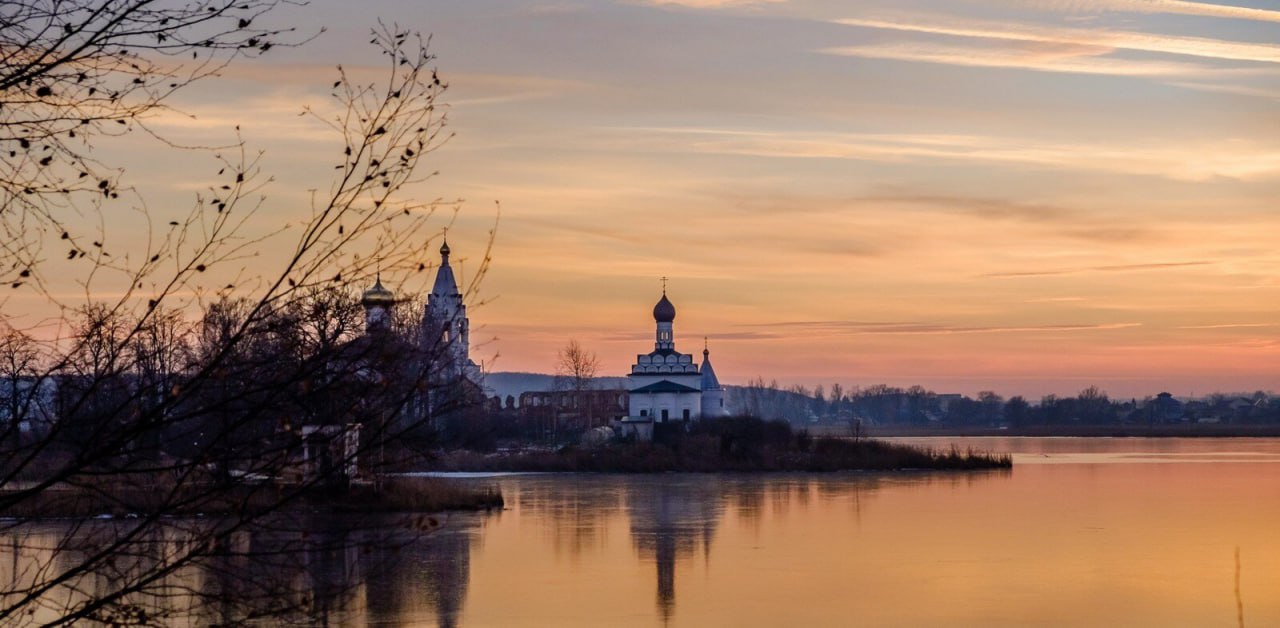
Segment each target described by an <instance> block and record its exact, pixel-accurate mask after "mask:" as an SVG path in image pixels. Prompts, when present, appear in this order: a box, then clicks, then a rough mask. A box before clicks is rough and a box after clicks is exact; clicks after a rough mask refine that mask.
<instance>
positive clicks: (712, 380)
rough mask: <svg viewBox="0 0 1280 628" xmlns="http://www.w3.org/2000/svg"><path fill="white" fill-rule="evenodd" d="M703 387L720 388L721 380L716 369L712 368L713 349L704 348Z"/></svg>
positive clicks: (706, 388) (708, 388) (705, 388)
mask: <svg viewBox="0 0 1280 628" xmlns="http://www.w3.org/2000/svg"><path fill="white" fill-rule="evenodd" d="M702 389H703V390H720V380H719V379H718V378H717V377H716V370H715V369H713V368H711V351H709V350H707V349H703V350H702Z"/></svg>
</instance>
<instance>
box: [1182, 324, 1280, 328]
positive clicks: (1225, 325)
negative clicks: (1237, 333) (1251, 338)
mask: <svg viewBox="0 0 1280 628" xmlns="http://www.w3.org/2000/svg"><path fill="white" fill-rule="evenodd" d="M1259 327H1280V325H1278V324H1275V323H1225V324H1220V325H1184V326H1182V327H1179V328H1178V329H1256V328H1259Z"/></svg>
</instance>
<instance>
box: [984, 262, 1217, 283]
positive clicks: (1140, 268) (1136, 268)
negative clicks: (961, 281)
mask: <svg viewBox="0 0 1280 628" xmlns="http://www.w3.org/2000/svg"><path fill="white" fill-rule="evenodd" d="M1213 263H1214V262H1208V261H1198V262H1160V263H1154V264H1112V265H1108V266H1086V267H1082V268H1063V269H1058V270H1030V271H1022V272H1010V273H988V274H985V275H982V276H983V277H990V278H1000V279H1009V278H1018V277H1054V276H1058V275H1078V274H1080V273H1127V272H1144V271H1151V270H1169V269H1174V268H1187V267H1190V266H1208V265H1211V264H1213Z"/></svg>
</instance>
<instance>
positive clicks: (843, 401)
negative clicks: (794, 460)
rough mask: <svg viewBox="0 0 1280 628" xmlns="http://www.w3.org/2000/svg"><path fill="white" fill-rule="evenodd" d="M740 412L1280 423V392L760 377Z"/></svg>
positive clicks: (846, 418)
mask: <svg viewBox="0 0 1280 628" xmlns="http://www.w3.org/2000/svg"><path fill="white" fill-rule="evenodd" d="M729 403H730V406H731V407H733V408H735V409H736V410H738V411H741V412H744V413H747V414H751V415H755V416H761V417H766V418H770V419H785V420H787V421H790V422H792V423H794V424H811V423H849V422H851V421H853V422H860V423H862V424H864V425H893V426H917V427H928V426H936V427H1010V428H1022V427H1033V426H1065V425H1099V426H1105V425H1168V424H1180V423H1190V424H1195V423H1221V424H1233V425H1269V424H1280V397H1272V396H1271V395H1269V394H1268V393H1265V392H1262V391H1258V392H1254V393H1249V394H1235V395H1230V394H1214V395H1210V396H1208V397H1205V398H1202V399H1193V400H1186V401H1184V400H1179V399H1176V398H1174V397H1173V396H1172V395H1170V394H1168V393H1160V394H1157V395H1155V396H1149V397H1144V398H1141V399H1136V398H1130V399H1113V398H1111V397H1110V396H1108V395H1107V393H1106V392H1104V391H1102V390H1101V389H1099V388H1097V387H1095V386H1091V387H1088V388H1085V389H1084V390H1082V391H1080V393H1079V394H1077V395H1075V396H1057V395H1047V396H1045V397H1042V398H1040V399H1038V400H1030V399H1027V398H1025V397H1022V396H1020V395H1018V396H1013V397H1009V398H1007V399H1006V398H1005V397H1003V396H1001V395H999V394H997V393H995V392H993V391H983V392H979V393H978V394H977V396H976V397H969V396H966V395H958V394H939V393H935V392H933V391H930V390H927V389H925V388H924V387H922V386H912V387H910V388H896V387H892V386H885V385H875V386H868V387H866V388H856V387H855V388H851V389H845V388H844V387H842V386H841V385H840V384H833V385H831V387H830V388H829V389H828V388H824V387H823V386H821V385H819V386H817V387H815V388H813V389H809V388H807V387H805V386H791V387H787V388H783V387H780V386H779V385H778V384H777V382H776V381H774V382H770V383H765V382H764V380H763V379H756V380H755V381H752V382H750V383H749V384H748V385H746V386H741V387H733V388H731V389H730V391H729Z"/></svg>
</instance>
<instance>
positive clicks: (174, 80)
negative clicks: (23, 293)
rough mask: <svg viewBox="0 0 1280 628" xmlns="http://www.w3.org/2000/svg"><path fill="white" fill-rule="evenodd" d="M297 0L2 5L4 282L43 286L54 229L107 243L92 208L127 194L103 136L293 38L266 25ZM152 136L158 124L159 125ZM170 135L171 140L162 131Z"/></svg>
mask: <svg viewBox="0 0 1280 628" xmlns="http://www.w3.org/2000/svg"><path fill="white" fill-rule="evenodd" d="M281 4H293V2H292V1H291V0H189V1H184V2H157V1H156V0H118V1H113V2H98V1H95V0H18V1H15V2H6V3H4V4H3V5H0V232H2V234H3V238H0V256H2V257H3V260H0V261H3V262H4V263H3V264H0V280H3V281H4V282H5V283H8V284H10V285H12V286H13V287H15V288H16V287H20V286H23V285H28V284H31V283H35V284H36V285H43V282H42V274H41V272H40V266H41V262H42V261H44V260H45V259H46V258H47V257H48V256H49V253H48V251H46V249H47V248H48V247H47V245H48V244H49V243H48V242H46V241H45V240H44V236H45V235H47V234H48V233H53V234H55V235H57V234H60V235H59V236H58V237H59V239H60V240H61V241H62V243H64V244H68V245H69V248H71V249H72V250H74V251H76V252H77V255H78V253H79V252H80V251H92V250H93V249H94V248H101V247H102V246H103V243H102V242H101V241H99V240H95V238H94V237H93V235H92V233H91V232H89V231H88V229H87V228H86V227H89V226H92V225H93V224H94V221H92V220H91V221H85V220H84V218H85V216H86V215H89V214H92V213H96V212H98V211H101V210H102V209H103V206H104V204H109V203H113V202H114V203H119V202H122V201H119V200H117V199H120V197H121V194H122V193H123V192H126V191H128V189H129V188H128V184H127V183H126V182H123V181H122V180H121V175H122V172H121V171H120V170H119V169H118V168H115V167H113V166H112V165H111V164H108V163H102V162H101V161H99V160H98V159H97V158H96V156H95V151H94V148H95V146H94V142H95V140H96V139H98V138H101V137H103V136H116V135H122V134H125V133H129V132H131V131H134V130H139V131H142V132H146V133H152V131H151V129H150V128H149V127H148V125H147V120H148V117H149V116H150V115H151V114H154V113H156V112H158V111H160V110H163V109H166V108H168V107H169V104H168V103H169V101H170V99H171V97H172V96H173V95H174V94H176V93H178V92H180V91H181V90H183V89H185V88H186V87H188V86H189V85H191V84H192V83H193V82H196V81H199V80H201V79H203V78H206V77H209V76H212V75H213V74H215V73H216V72H217V71H218V70H220V69H221V68H222V67H224V66H225V65H226V64H227V63H228V62H230V61H231V60H232V59H234V58H236V57H241V56H253V55H258V54H261V53H263V52H266V51H267V50H270V49H271V48H272V47H273V46H277V45H281V44H285V45H289V44H292V43H296V42H291V41H288V40H287V39H286V40H282V37H285V38H287V37H288V35H287V33H288V32H289V30H290V29H283V28H275V27H271V26H269V25H268V24H269V22H271V15H270V14H271V13H272V12H274V11H275V10H276V9H277V8H278V7H279V6H280V5H281ZM152 134H154V133H152ZM160 139H161V140H162V141H164V140H165V138H160Z"/></svg>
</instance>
